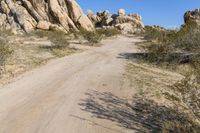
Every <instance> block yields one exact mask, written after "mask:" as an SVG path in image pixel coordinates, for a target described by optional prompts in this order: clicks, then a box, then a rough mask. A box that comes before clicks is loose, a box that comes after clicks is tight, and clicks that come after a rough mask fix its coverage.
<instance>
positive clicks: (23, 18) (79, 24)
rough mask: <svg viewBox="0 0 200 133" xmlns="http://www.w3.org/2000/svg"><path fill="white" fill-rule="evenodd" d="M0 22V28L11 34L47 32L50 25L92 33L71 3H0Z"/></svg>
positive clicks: (90, 25) (38, 0)
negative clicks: (40, 30)
mask: <svg viewBox="0 0 200 133" xmlns="http://www.w3.org/2000/svg"><path fill="white" fill-rule="evenodd" d="M0 20H1V22H0V26H1V27H0V28H4V27H5V25H7V27H10V28H11V30H15V31H22V30H23V31H25V32H31V31H33V30H34V29H36V28H38V29H43V30H48V29H50V26H51V25H58V26H59V29H64V30H65V32H69V31H71V30H73V31H74V30H75V31H78V30H79V29H80V28H83V29H85V30H88V31H93V30H95V28H94V25H93V23H92V22H91V21H90V19H89V18H88V17H87V16H86V15H85V14H84V13H83V11H82V9H81V8H80V6H79V5H78V3H77V2H76V1H75V0H15V1H14V0H1V3H0ZM4 23H5V24H4ZM8 25H9V26H8ZM61 27H62V28H61Z"/></svg>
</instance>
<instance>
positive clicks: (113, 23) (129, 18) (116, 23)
mask: <svg viewBox="0 0 200 133" xmlns="http://www.w3.org/2000/svg"><path fill="white" fill-rule="evenodd" d="M88 17H89V18H90V20H91V21H92V22H93V24H94V25H95V26H96V27H99V28H118V29H119V30H121V31H122V32H124V33H135V32H137V31H141V30H142V29H143V28H144V24H143V23H142V17H141V16H140V15H137V14H128V15H126V13H125V10H124V9H119V11H118V14H110V13H109V11H103V12H97V13H96V14H94V13H93V12H92V11H91V10H88Z"/></svg>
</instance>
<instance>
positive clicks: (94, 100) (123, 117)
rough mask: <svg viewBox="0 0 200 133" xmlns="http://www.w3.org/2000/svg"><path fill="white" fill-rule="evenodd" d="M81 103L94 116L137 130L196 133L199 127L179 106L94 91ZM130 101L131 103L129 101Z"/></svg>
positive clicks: (143, 131) (157, 132)
mask: <svg viewBox="0 0 200 133" xmlns="http://www.w3.org/2000/svg"><path fill="white" fill-rule="evenodd" d="M86 95H87V96H88V98H87V99H85V100H82V102H81V103H80V106H81V109H82V110H84V111H86V112H89V113H91V114H92V115H93V116H94V117H97V118H100V119H106V120H110V121H112V122H115V123H116V124H117V125H118V126H121V127H124V128H127V129H130V130H133V131H135V132H138V133H141V132H142V133H149V132H151V133H160V132H162V133H197V132H198V131H200V127H199V126H198V125H196V124H194V122H193V121H192V120H191V119H190V118H189V117H188V116H187V115H186V114H185V113H181V112H179V111H177V110H176V109H171V108H167V107H165V106H160V105H158V104H156V103H155V102H153V101H150V100H147V99H140V98H136V97H135V98H133V99H131V100H128V99H122V98H120V97H117V96H115V95H113V94H112V93H107V92H105V93H100V92H97V91H93V92H91V93H86ZM130 101H131V102H130Z"/></svg>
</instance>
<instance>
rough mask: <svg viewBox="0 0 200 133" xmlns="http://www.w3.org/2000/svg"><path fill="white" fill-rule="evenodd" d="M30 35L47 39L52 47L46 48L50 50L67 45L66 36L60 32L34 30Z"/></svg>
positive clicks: (67, 39)
mask: <svg viewBox="0 0 200 133" xmlns="http://www.w3.org/2000/svg"><path fill="white" fill-rule="evenodd" d="M31 35H36V36H38V37H40V38H43V37H47V38H48V39H49V40H50V41H51V42H52V43H53V44H54V45H52V46H51V47H46V48H50V49H61V48H65V47H67V46H68V45H69V42H68V41H69V38H67V36H68V34H66V33H64V32H61V31H45V30H36V31H34V32H33V33H31Z"/></svg>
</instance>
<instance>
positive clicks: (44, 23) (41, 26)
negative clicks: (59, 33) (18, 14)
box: [37, 21, 51, 30]
mask: <svg viewBox="0 0 200 133" xmlns="http://www.w3.org/2000/svg"><path fill="white" fill-rule="evenodd" d="M50 25H51V23H50V22H47V21H39V22H38V24H37V28H38V29H41V30H49V27H50Z"/></svg>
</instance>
